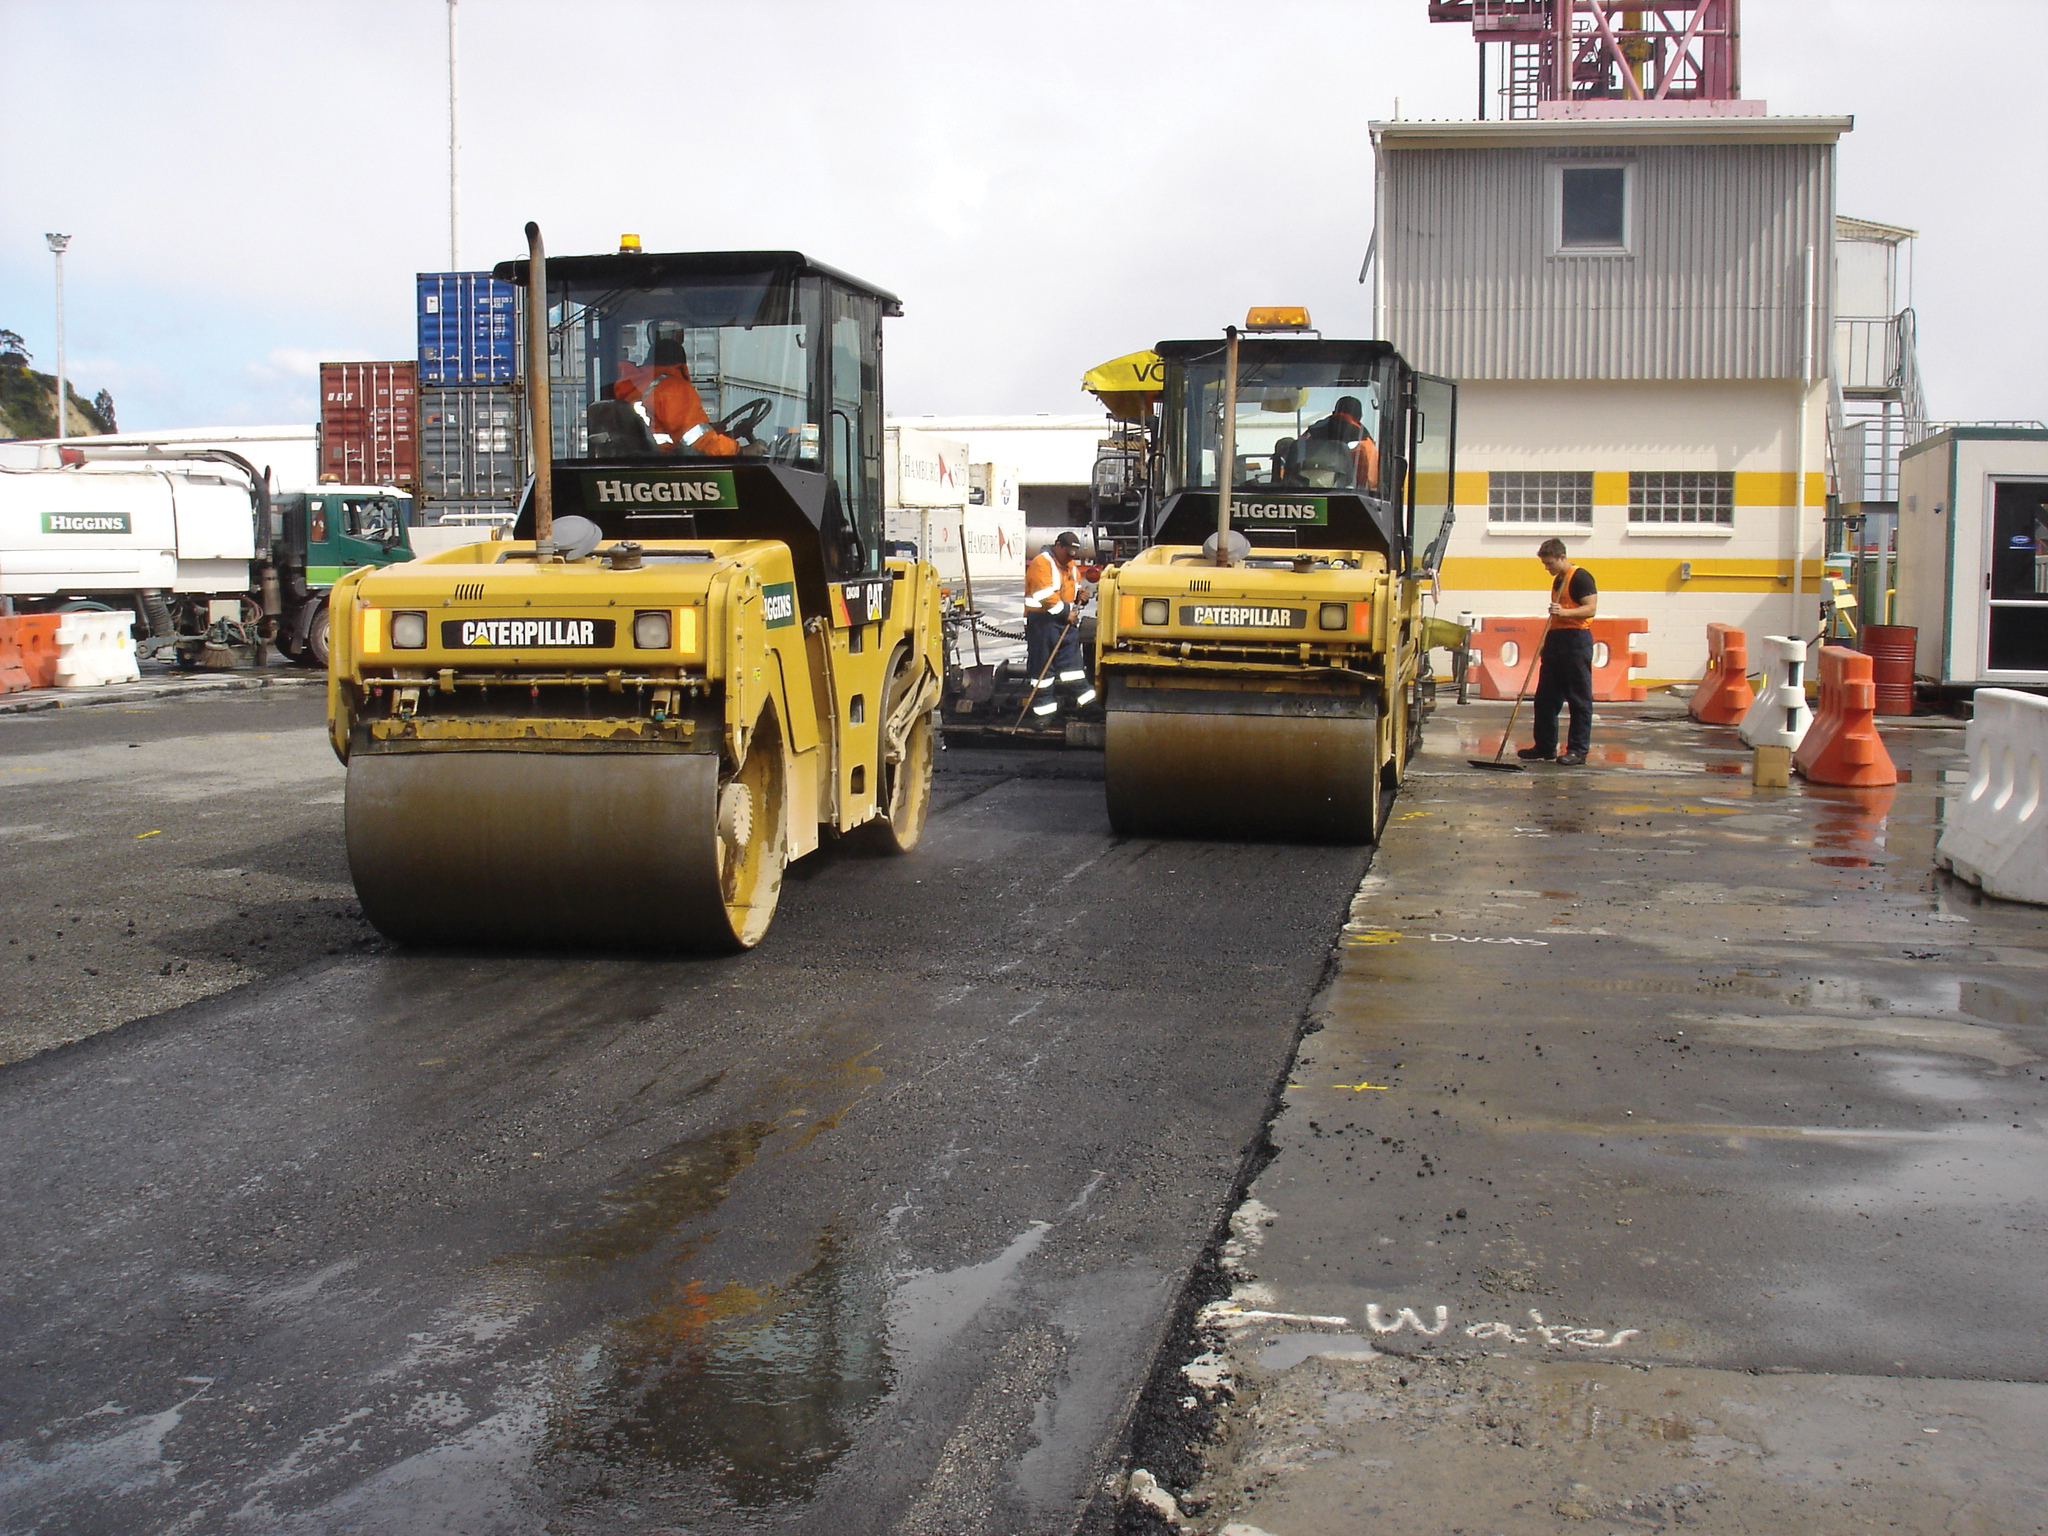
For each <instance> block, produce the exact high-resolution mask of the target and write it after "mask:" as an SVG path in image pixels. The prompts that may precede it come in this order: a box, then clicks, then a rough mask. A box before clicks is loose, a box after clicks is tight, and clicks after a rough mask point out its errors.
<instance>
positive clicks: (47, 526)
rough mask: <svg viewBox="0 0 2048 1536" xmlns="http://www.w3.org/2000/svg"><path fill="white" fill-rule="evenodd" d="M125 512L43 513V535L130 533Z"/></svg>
mask: <svg viewBox="0 0 2048 1536" xmlns="http://www.w3.org/2000/svg"><path fill="white" fill-rule="evenodd" d="M133 531H134V530H133V529H132V528H131V527H130V526H129V522H128V514H127V513H126V512H45V513H44V514H43V532H45V533H130V532H133Z"/></svg>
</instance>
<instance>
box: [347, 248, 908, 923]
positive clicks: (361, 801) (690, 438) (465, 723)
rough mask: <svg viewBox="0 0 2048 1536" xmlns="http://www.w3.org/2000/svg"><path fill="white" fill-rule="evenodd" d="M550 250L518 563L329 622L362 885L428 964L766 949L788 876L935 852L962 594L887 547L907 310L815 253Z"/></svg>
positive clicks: (463, 571)
mask: <svg viewBox="0 0 2048 1536" xmlns="http://www.w3.org/2000/svg"><path fill="white" fill-rule="evenodd" d="M527 233H528V239H529V244H530V251H529V257H528V259H527V260H526V261H523V262H508V263H505V264H502V265H500V266H499V267H498V268H497V276H498V277H499V278H501V279H505V280H508V281H513V282H517V283H522V284H524V285H525V286H526V290H527V305H526V310H527V318H528V331H527V349H526V355H527V358H528V365H529V366H528V377H527V381H526V391H525V392H526V398H527V401H528V408H529V411H530V413H531V419H532V425H533V433H532V438H531V440H532V442H533V444H534V445H535V460H536V462H535V473H534V478H533V482H532V484H531V486H530V487H529V488H528V490H527V492H526V496H525V500H524V502H523V504H522V506H521V509H520V512H519V516H518V520H517V521H516V523H515V524H514V526H513V528H512V530H511V537H509V538H506V539H502V540H493V541H489V542H480V543H475V544H467V545H463V546H460V547H457V548H454V549H450V550H447V551H445V552H443V553H440V554H437V555H433V556H430V557H429V558H427V559H424V560H419V561H415V562H413V563H411V564H409V565H406V566H404V567H395V568H392V569H389V570H380V571H364V572H358V573H356V574H354V575H351V576H348V577H345V578H343V579H342V580H341V581H340V582H338V583H336V585H335V588H334V593H333V597H332V599H331V604H332V618H331V624H330V639H329V656H330V662H331V665H330V669H329V686H328V699H329V726H330V734H331V736H332V740H333V744H334V748H335V751H336V752H338V753H339V754H340V755H341V758H342V760H343V761H344V762H345V763H346V764H347V768H348V776H347V843H348V858H349V867H350V870H351V872H352V873H353V875H354V877H355V884H356V890H357V892H358V894H359V895H360V897H361V900H362V904H363V911H364V914H365V915H366V916H367V917H368V918H369V919H370V921H371V922H372V923H374V924H375V925H376V926H377V928H378V929H379V930H381V931H382V932H383V933H385V934H386V935H388V936H390V937H392V938H394V939H398V940H400V941H404V942H413V943H433V944H460V945H483V946H493V947H497V946H506V945H516V946H522V947H533V946H548V947H563V946H569V947H601V948H621V949H656V950H709V951H718V950H733V949H744V948H748V947H750V946H752V945H753V944H755V943H756V942H758V941H759V940H760V938H761V936H762V934H763V933H764V932H765V931H766V929H767V927H768V924H769V920H770V918H771V916H772V915H773V913H774V910H775V904H776V897H777V893H778V891H779V889H780V887H781V882H782V875H783V868H784V865H785V864H786V863H787V862H788V861H789V860H791V859H793V858H796V857H798V856H800V855H802V854H805V853H808V852H810V851H812V850H813V849H815V848H816V847H817V846H818V845H819V844H820V842H821V841H822V840H824V839H827V838H830V837H834V836H837V835H840V834H854V835H858V836H859V837H861V838H863V839H864V840H867V841H870V842H873V843H875V844H877V845H879V847H881V848H882V849H884V850H886V851H895V852H901V851H907V850H908V849H909V848H910V847H912V846H913V845H914V844H915V843H916V842H917V840H918V836H919V833H920V831H921V829H922V827H923V823H924V818H925V811H926V807H927V805H928V802H929V797H930V787H931V772H932V752H933V745H934V742H933V721H932V715H933V711H934V709H935V707H936V706H937V703H938V699H939V686H940V668H941V662H940V655H941V652H940V624H939V591H938V584H937V581H936V578H935V575H934V572H933V570H932V568H931V567H930V566H929V565H928V564H924V563H922V562H919V561H914V560H912V561H906V560H890V559H885V558H884V554H883V543H882V319H883V317H884V316H885V315H893V314H899V313H901V306H900V304H899V303H898V302H897V300H896V299H895V298H894V297H893V296H891V295H890V294H888V293H886V292H884V291H883V290H881V289H879V288H875V287H873V286H871V285H869V284H867V283H863V282H860V281H858V280H856V279H854V278H851V277H848V276H847V275H846V274H844V273H842V272H838V271H835V270H834V269H832V268H831V267H828V266H825V265H823V264H821V263H819V262H816V261H812V260H810V259H809V258H807V257H804V256H801V255H798V254H796V253H793V252H787V251H767V252H739V253H733V252H720V253H692V254H675V255H658V254H653V253H643V252H641V251H640V250H638V249H637V241H633V242H630V243H629V244H628V246H627V248H625V249H622V250H621V251H619V252H618V253H616V254H608V255H596V256H577V257H569V258H563V259H558V260H556V261H553V262H549V261H547V260H546V258H545V255H544V253H543V252H542V251H541V249H540V241H539V234H538V232H537V231H536V230H535V229H533V228H532V227H531V226H529V227H528V231H527Z"/></svg>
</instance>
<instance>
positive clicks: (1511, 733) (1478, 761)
mask: <svg viewBox="0 0 2048 1536" xmlns="http://www.w3.org/2000/svg"><path fill="white" fill-rule="evenodd" d="M1556 622H1557V621H1556V619H1555V618H1548V619H1545V620H1544V621H1543V640H1548V639H1549V638H1550V626H1551V625H1552V624H1554V623H1556ZM1543 640H1539V641H1537V642H1536V652H1535V654H1534V655H1533V656H1531V657H1530V658H1529V670H1528V671H1526V672H1524V673H1523V674H1522V687H1521V690H1520V691H1519V692H1518V693H1516V695H1515V707H1514V708H1513V709H1511V710H1509V711H1508V723H1507V728H1506V729H1505V730H1503V731H1502V732H1501V733H1500V749H1499V750H1498V751H1496V752H1495V753H1494V754H1493V756H1491V757H1468V758H1466V759H1465V762H1466V764H1467V765H1468V766H1470V767H1473V768H1485V769H1488V770H1489V771H1491V772H1493V773H1521V772H1522V771H1523V768H1522V765H1521V764H1520V763H1510V762H1507V761H1505V759H1506V757H1507V755H1508V743H1509V742H1511V741H1513V740H1514V739H1515V716H1517V715H1519V714H1520V713H1521V712H1522V700H1524V699H1525V698H1527V697H1528V696H1529V683H1530V681H1531V679H1533V678H1534V677H1535V676H1536V664H1537V663H1538V662H1539V661H1541V660H1542V659H1543Z"/></svg>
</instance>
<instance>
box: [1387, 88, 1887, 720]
mask: <svg viewBox="0 0 2048 1536" xmlns="http://www.w3.org/2000/svg"><path fill="white" fill-rule="evenodd" d="M1630 105H1631V106H1636V105H1637V104H1633V103H1631V104H1630ZM1658 105H1662V104H1641V107H1639V108H1638V113H1637V115H1633V116H1625V117H1613V118H1597V119H1586V118H1537V119H1525V120H1517V121H1507V122H1452V123H1419V122H1415V123H1411V122H1399V123H1376V124H1374V125H1373V128H1372V133H1373V141H1374V144H1375V146H1376V148H1377V151H1378V203H1379V229H1378V252H1379V256H1378V260H1377V262H1376V264H1375V268H1374V281H1375V293H1374V299H1375V305H1376V314H1377V316H1378V318H1379V334H1381V335H1383V336H1385V337H1387V338H1388V339H1389V340H1391V341H1393V342H1394V344H1395V345H1396V346H1398V347H1399V348H1400V349H1401V351H1402V352H1403V354H1404V355H1405V356H1406V357H1407V358H1408V359H1409V360H1410V361H1411V362H1412V363H1413V364H1414V365H1415V366H1416V367H1417V368H1419V369H1421V370H1423V371H1425V372H1428V373H1434V374H1439V375H1444V376H1447V377H1450V378H1453V379H1455V380H1456V381H1457V383H1458V386H1459V404H1458V457H1457V470H1458V473H1457V482H1456V489H1455V498H1456V502H1457V524H1456V528H1455V530H1454V532H1453V534H1452V536H1451V542H1450V545H1449V549H1448V551H1447V555H1446V558H1445V561H1444V564H1443V570H1442V580H1443V587H1444V599H1443V608H1444V610H1445V611H1446V612H1456V611H1458V610H1460V609H1469V610H1471V611H1473V612H1475V613H1479V614H1482V615H1484V614H1500V615H1505V614H1541V613H1542V612H1543V610H1544V604H1545V601H1546V596H1547V593H1548V589H1549V585H1550V578H1549V577H1548V575H1546V574H1545V572H1544V571H1543V569H1542V567H1541V566H1540V565H1539V564H1538V563H1537V561H1536V559H1535V558H1534V557H1535V553H1536V548H1537V546H1538V545H1539V544H1540V543H1541V542H1542V541H1543V540H1544V539H1546V538H1551V537H1557V538H1561V539H1563V540H1564V541H1565V543H1566V545H1567V547H1568V548H1569V550H1570V552H1571V555H1572V558H1573V559H1574V560H1575V561H1579V562H1582V563H1583V564H1585V565H1586V567H1587V568H1588V569H1590V570H1591V571H1592V572H1593V574H1594V576H1595V577H1596V579H1597V580H1598V581H1599V583H1600V589H1601V594H1602V595H1601V603H1600V611H1601V614H1602V615H1603V616H1612V617H1616V618H1645V619H1648V620H1649V622H1650V629H1649V632H1648V634H1647V635H1646V636H1643V637H1641V638H1640V639H1639V640H1638V642H1637V643H1638V645H1639V647H1640V648H1642V649H1645V650H1647V651H1648V653H1649V658H1650V659H1649V665H1648V667H1647V668H1646V669H1644V670H1645V675H1646V678H1647V680H1650V681H1675V680H1681V679H1690V678H1696V677H1698V676H1699V675H1700V672H1701V670H1702V668H1703V667H1704V664H1705V658H1706V639H1705V634H1706V626H1707V624H1708V623H1710V622H1714V621H1719V622H1723V623H1729V624H1735V625H1738V626H1741V627H1742V628H1744V629H1747V630H1748V631H1749V632H1750V633H1751V635H1752V636H1756V637H1760V636H1762V635H1764V634H1786V633H1791V634H1801V635H1809V636H1810V635H1812V634H1814V633H1815V631H1816V625H1817V620H1818V612H1819V599H1818V591H1819V582H1820V577H1821V564H1820V561H1821V555H1822V524H1823V518H1824V515H1825V509H1826V505H1827V493H1828V486H1827V473H1826V472H1827V467H1828V432H1829V425H1830V421H1829V416H1830V410H1829V401H1830V378H1829V370H1830V366H1831V362H1832V353H1833V350H1834V349H1833V347H1832V346H1831V345H1830V342H1831V330H1832V324H1831V314H1832V289H1833V271H1834V239H1835V206H1834V203H1835V178H1834V170H1835V148H1836V144H1837V141H1838V140H1839V139H1840V137H1841V135H1842V134H1844V133H1846V132H1848V131H1849V129H1850V128H1851V127H1852V120H1851V119H1849V118H1846V117H1825V118H1785V117H1769V116H1766V115H1762V108H1761V104H1760V103H1753V102H1730V103H1726V104H1715V105H1725V106H1726V107H1728V108H1730V109H1733V110H1731V111H1729V112H1728V113H1726V114H1725V115H1720V114H1715V113H1711V112H1703V111H1701V110H1700V108H1699V106H1698V105H1694V106H1692V107H1691V110H1690V111H1689V112H1687V113H1685V114H1683V115H1676V114H1674V115H1654V114H1653V113H1652V112H1650V111H1648V110H1644V109H1645V108H1649V107H1653V106H1658Z"/></svg>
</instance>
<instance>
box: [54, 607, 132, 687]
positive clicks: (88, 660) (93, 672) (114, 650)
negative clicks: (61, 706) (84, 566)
mask: <svg viewBox="0 0 2048 1536" xmlns="http://www.w3.org/2000/svg"><path fill="white" fill-rule="evenodd" d="M60 617H61V618H62V620H63V622H62V623H60V624H59V625H58V626H57V632H56V639H57V675H56V685H57V686H58V687H59V688H104V687H105V686H106V685H107V684H109V683H136V682H140V681H141V680H142V669H141V667H140V666H138V665H137V664H136V660H135V633H134V631H135V615H134V614H132V613H130V612H128V611H127V610H126V609H120V610H117V611H115V612H113V613H67V614H63V615H60Z"/></svg>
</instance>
